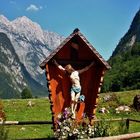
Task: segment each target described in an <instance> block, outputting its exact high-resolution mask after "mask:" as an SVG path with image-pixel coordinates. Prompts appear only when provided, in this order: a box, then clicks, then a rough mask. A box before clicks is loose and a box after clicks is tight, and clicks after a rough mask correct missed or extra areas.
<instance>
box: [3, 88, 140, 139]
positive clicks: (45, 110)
mask: <svg viewBox="0 0 140 140" xmlns="http://www.w3.org/2000/svg"><path fill="white" fill-rule="evenodd" d="M137 94H140V90H135V91H126V92H116V93H106V94H104V93H103V94H100V96H99V103H98V108H97V111H96V116H97V118H104V119H106V118H109V119H113V118H133V119H139V120H140V112H136V111H135V110H133V109H132V111H131V112H130V113H128V114H127V113H120V114H116V113H115V111H114V110H115V107H118V106H119V105H128V106H131V105H132V103H133V98H134V96H135V95H137ZM107 95H113V100H112V101H108V102H104V100H103V98H104V97H105V96H107ZM29 100H31V101H32V103H33V104H34V105H33V106H32V107H28V106H27V104H28V102H29ZM3 105H4V111H5V113H6V120H7V121H45V120H46V121H51V111H50V103H49V100H48V99H46V98H39V99H11V100H3ZM101 107H106V108H108V109H109V111H110V113H108V114H100V113H98V110H99V108H101ZM51 127H52V126H51V125H28V126H27V125H22V126H21V125H20V126H16V125H15V126H14V125H13V126H6V129H7V130H8V139H9V140H10V139H29V138H48V137H53V131H52V129H51ZM115 127H116V124H114V129H115ZM114 129H113V130H114ZM139 131H140V123H134V122H131V123H130V129H129V132H130V133H131V132H139Z"/></svg>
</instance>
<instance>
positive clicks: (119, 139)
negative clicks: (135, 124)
mask: <svg viewBox="0 0 140 140" xmlns="http://www.w3.org/2000/svg"><path fill="white" fill-rule="evenodd" d="M134 138H140V132H137V133H131V134H124V135H118V136H110V137H98V138H92V139H90V140H129V139H134Z"/></svg>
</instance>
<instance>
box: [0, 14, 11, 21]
mask: <svg viewBox="0 0 140 140" xmlns="http://www.w3.org/2000/svg"><path fill="white" fill-rule="evenodd" d="M0 22H3V23H9V22H10V21H9V20H8V19H7V18H6V17H5V16H4V15H0Z"/></svg>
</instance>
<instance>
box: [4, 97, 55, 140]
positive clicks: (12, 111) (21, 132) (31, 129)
mask: <svg viewBox="0 0 140 140" xmlns="http://www.w3.org/2000/svg"><path fill="white" fill-rule="evenodd" d="M29 101H32V103H33V104H34V105H33V106H32V107H29V106H27V104H28V102H29ZM3 104H4V111H5V113H6V120H7V121H51V111H50V103H49V100H48V99H44V98H41V99H11V100H3ZM51 127H52V126H51V125H23V126H22V125H20V126H7V130H8V139H21V138H24V139H28V138H44V137H45V138H46V137H50V136H53V131H52V129H51Z"/></svg>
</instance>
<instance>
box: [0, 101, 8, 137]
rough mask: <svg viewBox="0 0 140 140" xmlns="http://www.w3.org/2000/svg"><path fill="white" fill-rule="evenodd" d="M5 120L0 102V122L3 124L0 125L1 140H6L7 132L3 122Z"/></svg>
mask: <svg viewBox="0 0 140 140" xmlns="http://www.w3.org/2000/svg"><path fill="white" fill-rule="evenodd" d="M5 120H6V116H5V113H4V111H3V104H2V101H1V100H0V121H1V122H3V124H1V125H0V139H1V140H7V136H8V131H7V130H6V129H5V126H4V121H5Z"/></svg>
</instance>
